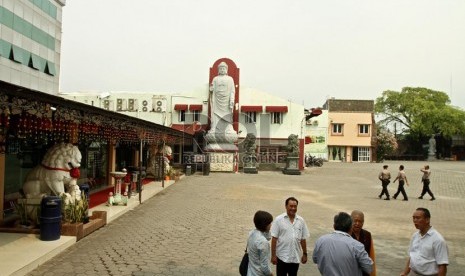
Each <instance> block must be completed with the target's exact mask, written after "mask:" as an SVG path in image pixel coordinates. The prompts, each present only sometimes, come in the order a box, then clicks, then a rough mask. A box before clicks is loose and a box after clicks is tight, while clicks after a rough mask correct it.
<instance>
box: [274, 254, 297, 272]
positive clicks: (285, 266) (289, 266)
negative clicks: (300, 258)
mask: <svg viewBox="0 0 465 276" xmlns="http://www.w3.org/2000/svg"><path fill="white" fill-rule="evenodd" d="M298 270H299V264H294V263H285V262H283V261H281V260H280V259H279V258H278V263H277V264H276V276H288V275H289V276H297V271H298Z"/></svg>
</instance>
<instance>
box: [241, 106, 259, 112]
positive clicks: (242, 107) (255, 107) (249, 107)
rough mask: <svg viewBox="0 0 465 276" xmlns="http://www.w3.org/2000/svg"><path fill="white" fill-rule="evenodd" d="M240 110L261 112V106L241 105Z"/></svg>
mask: <svg viewBox="0 0 465 276" xmlns="http://www.w3.org/2000/svg"><path fill="white" fill-rule="evenodd" d="M241 112H263V107H262V106H261V105H243V106H241Z"/></svg>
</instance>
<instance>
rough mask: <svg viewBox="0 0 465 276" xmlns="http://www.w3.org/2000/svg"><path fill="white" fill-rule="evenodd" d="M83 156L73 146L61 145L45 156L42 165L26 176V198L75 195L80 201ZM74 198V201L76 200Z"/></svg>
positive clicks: (24, 188)
mask: <svg viewBox="0 0 465 276" xmlns="http://www.w3.org/2000/svg"><path fill="white" fill-rule="evenodd" d="M81 159H82V155H81V152H80V151H79V149H78V148H77V147H76V146H74V145H72V144H65V143H59V144H56V145H54V146H52V147H51V148H50V149H49V150H48V151H47V153H46V154H45V156H44V158H43V160H42V163H41V164H39V165H37V166H36V167H35V168H33V169H32V170H31V171H30V172H29V173H28V174H27V176H26V180H25V182H24V184H23V192H24V194H25V195H26V198H41V197H42V196H44V195H55V196H62V195H63V194H65V195H66V196H67V197H68V198H70V197H71V195H73V197H74V198H76V199H77V200H80V195H81V193H80V191H79V187H78V186H77V181H76V180H77V178H79V167H81ZM74 198H73V199H74Z"/></svg>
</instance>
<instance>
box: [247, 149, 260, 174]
mask: <svg viewBox="0 0 465 276" xmlns="http://www.w3.org/2000/svg"><path fill="white" fill-rule="evenodd" d="M244 173H252V174H257V173H258V170H257V156H255V154H248V153H246V154H245V155H244Z"/></svg>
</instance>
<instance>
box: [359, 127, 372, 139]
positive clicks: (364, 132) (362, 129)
mask: <svg viewBox="0 0 465 276" xmlns="http://www.w3.org/2000/svg"><path fill="white" fill-rule="evenodd" d="M358 134H360V135H363V136H367V135H370V125H358Z"/></svg>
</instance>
